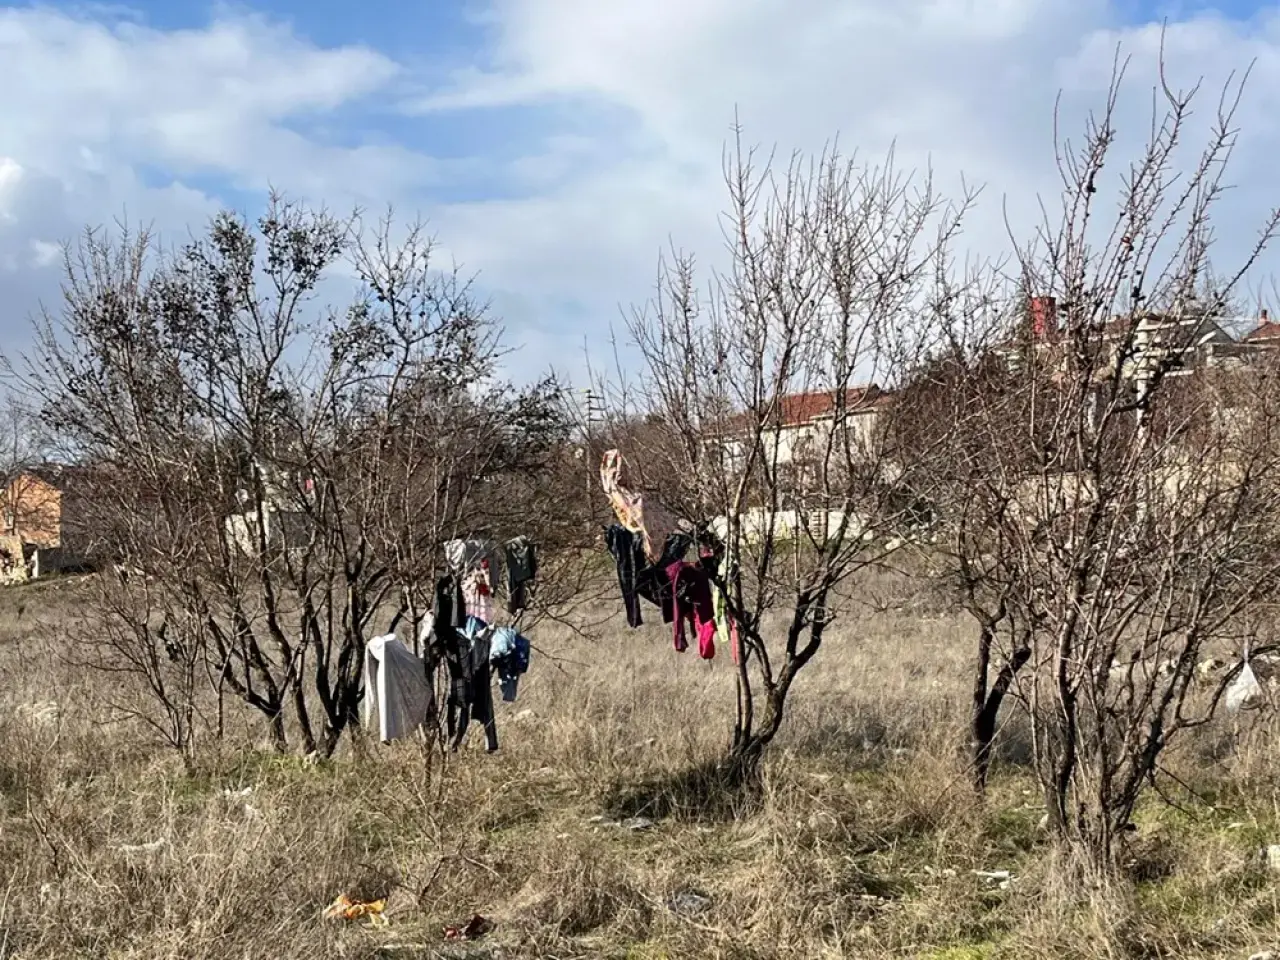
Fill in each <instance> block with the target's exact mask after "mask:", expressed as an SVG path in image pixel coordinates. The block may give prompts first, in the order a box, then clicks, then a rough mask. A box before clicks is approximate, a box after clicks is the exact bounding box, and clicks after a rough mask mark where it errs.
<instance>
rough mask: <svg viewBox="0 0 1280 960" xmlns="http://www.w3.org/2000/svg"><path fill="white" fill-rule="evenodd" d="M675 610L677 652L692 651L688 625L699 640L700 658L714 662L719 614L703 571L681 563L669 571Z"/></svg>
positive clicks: (690, 564)
mask: <svg viewBox="0 0 1280 960" xmlns="http://www.w3.org/2000/svg"><path fill="white" fill-rule="evenodd" d="M667 579H669V580H670V581H671V593H672V595H673V597H674V601H673V605H674V607H675V638H674V639H675V648H676V649H677V650H679V651H680V652H681V653H683V652H684V651H685V650H687V649H688V647H689V641H688V640H687V639H686V636H685V621H688V623H689V624H690V626H692V627H693V633H694V636H695V637H697V639H698V656H700V657H702V659H703V660H710V659H711V658H712V657H714V656H715V655H716V614H715V606H714V604H712V602H711V581H710V579H709V578H708V577H707V574H706V572H705V571H704V570H702V569H701V568H700V567H697V566H695V565H694V564H692V563H684V562H683V561H679V560H677V561H676V562H675V563H673V564H671V565H670V566H669V567H667Z"/></svg>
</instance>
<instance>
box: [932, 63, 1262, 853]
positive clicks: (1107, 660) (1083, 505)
mask: <svg viewBox="0 0 1280 960" xmlns="http://www.w3.org/2000/svg"><path fill="white" fill-rule="evenodd" d="M1123 72H1124V71H1123V67H1122V66H1120V65H1118V67H1117V70H1116V73H1115V77H1114V81H1113V84H1112V88H1111V92H1110V94H1109V96H1108V98H1107V101H1106V105H1105V108H1104V109H1103V110H1102V111H1101V113H1100V114H1099V115H1098V116H1096V117H1095V118H1093V119H1092V120H1091V121H1090V123H1089V126H1088V128H1087V131H1086V136H1085V138H1084V141H1083V143H1082V144H1080V145H1078V146H1075V147H1073V146H1071V145H1065V144H1064V145H1062V146H1061V147H1060V149H1059V157H1060V167H1061V170H1062V175H1063V183H1064V192H1063V205H1062V210H1061V213H1060V215H1056V216H1054V217H1048V216H1046V223H1045V225H1044V227H1043V229H1042V230H1041V231H1040V233H1039V236H1038V237H1037V239H1036V241H1035V242H1034V243H1032V244H1030V245H1028V246H1027V247H1026V249H1025V250H1024V251H1023V253H1022V255H1021V257H1020V260H1019V266H1020V268H1021V275H1020V276H1018V277H1016V278H1014V282H1013V286H1014V287H1015V292H1014V295H1013V296H1007V297H1005V298H1003V299H1001V298H999V297H991V296H985V295H984V296H955V297H951V298H947V299H946V300H945V301H942V302H945V304H946V309H945V310H942V311H939V316H940V317H941V318H942V324H941V334H942V335H941V337H940V339H941V340H942V342H944V343H946V344H948V350H949V354H948V361H947V362H948V363H949V364H950V372H949V375H948V376H945V377H936V376H935V377H934V378H933V384H932V387H931V388H929V389H926V390H925V391H924V392H926V393H929V392H932V394H933V399H932V401H931V403H932V404H933V408H934V409H935V410H937V411H943V412H945V414H946V416H945V422H944V423H942V424H940V425H935V429H939V430H941V431H943V432H944V433H945V434H946V435H947V436H948V437H950V451H951V454H950V459H949V460H941V461H940V460H937V459H935V460H934V462H933V465H932V466H931V467H930V468H929V469H930V470H932V471H933V474H932V478H931V481H930V482H929V485H928V491H927V492H928V493H929V495H930V496H931V497H932V498H933V499H934V500H935V503H936V505H937V507H938V510H939V513H940V515H941V518H942V519H941V526H942V530H943V531H944V535H943V536H941V537H940V538H939V539H940V540H942V541H945V542H947V543H949V544H950V545H951V554H952V559H953V560H954V562H955V564H956V569H957V570H958V576H959V577H960V580H961V583H962V585H963V587H964V589H965V590H967V591H968V597H967V603H966V605H967V606H968V607H969V609H970V610H971V611H972V612H973V613H974V615H975V617H976V618H977V620H978V622H979V625H980V628H981V634H982V639H981V640H980V645H979V678H980V680H979V684H978V686H977V687H976V689H975V724H976V719H977V715H978V713H980V712H982V707H980V706H979V701H980V700H983V699H984V698H983V697H982V693H983V690H982V689H981V686H982V683H983V682H985V673H986V670H987V667H988V663H987V660H988V653H989V651H990V649H991V643H992V637H993V636H994V635H995V632H996V631H997V630H999V631H1000V635H1001V636H1002V637H1003V641H1004V646H1003V649H1004V659H1003V665H1002V666H1001V668H1000V677H999V679H997V680H996V681H995V683H996V685H997V686H999V687H1001V688H1002V690H1001V692H1002V694H1003V692H1004V690H1006V689H1009V687H1010V686H1011V687H1012V689H1013V691H1014V693H1015V694H1016V695H1017V696H1018V698H1019V699H1020V700H1021V701H1022V702H1023V703H1024V704H1025V705H1026V707H1027V709H1028V712H1029V716H1030V719H1031V723H1032V727H1033V734H1034V746H1035V758H1036V767H1037V770H1038V772H1039V776H1040V779H1041V783H1042V786H1043V790H1044V796H1045V801H1046V804H1047V806H1048V810H1049V822H1050V824H1051V826H1052V828H1053V830H1054V831H1055V832H1056V833H1057V835H1058V836H1059V838H1060V839H1061V840H1062V841H1063V842H1064V844H1066V845H1067V846H1068V847H1070V848H1071V849H1073V850H1075V851H1076V852H1078V853H1079V854H1080V860H1079V862H1080V863H1081V864H1083V865H1085V866H1086V867H1089V868H1093V869H1096V868H1102V869H1107V868H1110V867H1112V866H1114V865H1115V863H1116V857H1117V853H1118V840H1119V838H1121V837H1122V836H1123V835H1124V833H1125V831H1126V830H1127V827H1128V825H1129V821H1130V818H1131V816H1132V813H1133V810H1134V807H1135V805H1136V803H1137V802H1138V799H1139V797H1140V796H1141V793H1142V790H1143V789H1144V787H1145V786H1146V785H1147V784H1148V783H1149V782H1150V781H1151V780H1152V778H1154V777H1155V776H1156V775H1157V774H1158V771H1159V759H1160V756H1161V753H1162V751H1163V750H1164V749H1165V748H1166V747H1167V745H1168V744H1169V743H1170V742H1171V741H1172V740H1174V739H1176V738H1177V736H1178V735H1179V734H1181V733H1182V732H1183V731H1185V730H1187V729H1188V728H1191V727H1194V726H1196V725H1198V724H1201V723H1204V722H1205V721H1206V720H1207V719H1208V718H1209V717H1210V716H1211V715H1212V712H1213V710H1214V708H1215V707H1216V705H1217V702H1218V699H1219V698H1220V696H1221V694H1222V687H1221V686H1219V688H1218V689H1217V690H1216V691H1215V692H1213V693H1211V694H1209V695H1206V696H1205V697H1204V698H1200V697H1198V696H1197V695H1196V692H1195V691H1196V688H1195V686H1194V685H1193V682H1192V681H1193V679H1194V677H1195V669H1196V665H1197V663H1198V660H1199V658H1200V657H1201V655H1202V651H1203V650H1204V649H1205V648H1206V645H1208V644H1211V643H1214V642H1227V641H1230V642H1232V643H1234V642H1236V640H1237V639H1238V637H1239V635H1240V633H1241V632H1242V631H1244V630H1246V629H1247V628H1248V627H1247V625H1248V622H1249V618H1250V616H1251V615H1252V614H1254V613H1255V612H1256V611H1257V609H1258V607H1259V605H1260V604H1263V603H1265V602H1269V601H1272V600H1274V595H1275V591H1276V583H1277V578H1276V574H1277V563H1278V562H1280V550H1278V549H1277V548H1280V542H1278V541H1277V533H1278V532H1280V496H1277V494H1278V493H1280V490H1278V489H1277V486H1276V481H1275V479H1274V477H1275V469H1276V466H1277V463H1276V456H1277V449H1276V447H1275V444H1274V437H1275V431H1276V429H1277V427H1280V421H1277V420H1276V419H1275V418H1276V415H1277V411H1278V410H1280V408H1278V407H1277V406H1276V399H1277V397H1276V389H1277V376H1276V373H1277V371H1276V368H1275V366H1274V365H1272V364H1265V363H1259V362H1257V359H1256V358H1255V359H1254V360H1250V359H1249V358H1248V357H1247V356H1243V355H1241V354H1242V350H1241V349H1239V348H1237V347H1235V346H1233V345H1232V344H1231V343H1229V342H1227V341H1226V340H1225V338H1223V337H1221V336H1219V335H1218V333H1217V327H1216V326H1215V324H1216V323H1217V322H1219V321H1221V320H1223V318H1224V316H1225V315H1226V313H1227V311H1228V310H1229V309H1230V306H1231V296H1232V292H1233V290H1234V288H1235V287H1236V285H1237V284H1238V282H1239V280H1240V279H1241V277H1242V276H1243V275H1244V273H1245V271H1246V270H1247V269H1248V268H1249V267H1250V266H1251V265H1252V264H1253V263H1254V262H1255V261H1256V259H1257V256H1258V255H1259V253H1260V252H1261V250H1262V249H1263V248H1264V247H1265V245H1266V244H1267V243H1269V242H1270V240H1271V239H1272V238H1273V236H1274V234H1275V230H1276V225H1277V222H1278V219H1280V215H1277V214H1276V213H1272V214H1270V215H1268V216H1266V217H1264V218H1263V224H1262V229H1261V232H1260V233H1259V235H1258V236H1257V239H1256V241H1255V242H1254V244H1253V245H1252V248H1251V249H1250V250H1249V251H1247V252H1246V253H1245V254H1244V256H1243V260H1242V262H1241V263H1240V264H1239V265H1237V266H1236V267H1235V268H1234V269H1232V270H1231V271H1230V272H1227V273H1222V272H1217V273H1215V272H1214V271H1213V269H1212V268H1211V264H1210V259H1209V253H1210V248H1211V240H1212V231H1211V220H1210V215H1211V213H1212V210H1213V208H1214V205H1215V202H1216V201H1217V200H1218V198H1219V197H1220V195H1221V192H1222V184H1221V178H1222V175H1223V168H1224V164H1225V161H1226V159H1227V157H1228V156H1229V154H1230V152H1231V149H1232V147H1233V145H1234V143H1235V135H1236V134H1235V130H1234V128H1233V114H1234V110H1235V105H1236V103H1237V102H1238V99H1239V91H1238V89H1237V88H1235V87H1230V88H1229V89H1228V90H1227V91H1226V93H1225V95H1224V97H1223V99H1222V101H1221V107H1220V110H1219V113H1218V116H1217V122H1216V125H1215V127H1214V129H1213V131H1212V132H1211V134H1210V137H1209V139H1208V142H1207V143H1206V144H1205V146H1204V149H1203V150H1202V152H1201V154H1200V157H1199V159H1198V161H1197V162H1195V163H1194V164H1193V165H1192V166H1191V168H1190V169H1189V170H1188V169H1179V163H1178V155H1179V149H1180V148H1181V146H1182V141H1183V140H1184V139H1185V137H1186V135H1187V133H1188V130H1187V123H1188V116H1189V113H1190V106H1191V103H1192V100H1193V98H1194V96H1195V92H1196V91H1195V90H1192V91H1190V92H1189V93H1180V92H1176V91H1174V90H1172V89H1171V88H1170V87H1169V86H1168V85H1167V84H1166V83H1165V82H1164V77H1163V73H1162V74H1161V83H1160V86H1159V88H1158V90H1157V94H1158V97H1159V103H1160V109H1159V110H1158V111H1157V113H1156V116H1155V118H1154V122H1153V123H1152V126H1151V131H1152V133H1151V137H1150V140H1149V142H1148V143H1147V145H1146V148H1145V150H1144V151H1143V153H1142V154H1141V155H1140V156H1139V157H1138V158H1137V160H1136V161H1135V162H1133V163H1132V164H1130V165H1129V166H1128V169H1127V170H1126V171H1125V173H1124V174H1123V176H1122V177H1120V179H1119V185H1118V188H1117V191H1116V193H1117V194H1118V201H1119V202H1118V204H1117V205H1116V206H1117V207H1118V213H1117V214H1116V215H1115V216H1114V218H1110V216H1109V213H1108V211H1109V210H1111V209H1113V207H1112V203H1113V200H1112V199H1111V197H1110V195H1109V191H1107V190H1106V189H1105V188H1106V182H1105V179H1104V172H1105V165H1106V163H1107V162H1108V161H1109V160H1111V159H1112V157H1111V154H1112V151H1113V144H1114V143H1115V139H1116V129H1115V107H1116V103H1117V99H1118V96H1119V93H1120V86H1121V80H1122V77H1123ZM1103 197H1107V200H1106V202H1105V203H1104V202H1103V201H1102V200H1101V199H1100V198H1103ZM1104 218H1107V219H1104ZM970 289H971V290H972V288H970ZM1215 344H1216V345H1217V346H1215ZM925 379H927V378H925ZM924 436H926V437H927V436H928V433H927V432H925V433H924ZM927 472H928V471H925V470H922V471H921V475H922V477H923V476H925V475H926V473H927ZM1024 662H1025V664H1026V666H1025V668H1024V669H1021V670H1019V669H1018V668H1019V667H1021V666H1022V664H1023V663H1024ZM1009 672H1013V673H1016V674H1017V678H1016V680H1012V679H1011V680H1010V681H1009V684H1008V685H1006V684H1005V683H1004V680H1005V677H1006V676H1007V674H1008V673H1009ZM994 689H995V688H994V687H993V688H992V691H993V692H994ZM989 732H990V731H989V730H984V731H978V730H977V728H976V725H975V738H974V739H975V745H976V751H977V752H976V753H975V761H976V762H977V765H978V766H979V768H980V773H981V772H984V771H985V759H986V757H985V755H984V753H983V751H984V750H987V749H989V738H988V737H987V734H989Z"/></svg>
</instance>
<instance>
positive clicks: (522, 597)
mask: <svg viewBox="0 0 1280 960" xmlns="http://www.w3.org/2000/svg"><path fill="white" fill-rule="evenodd" d="M502 559H503V562H504V563H505V565H506V568H507V612H508V613H510V614H513V615H514V614H517V613H520V612H521V611H523V610H524V609H525V607H526V606H527V605H528V602H529V597H528V593H529V587H530V586H531V585H532V584H533V582H534V581H535V580H536V579H537V578H538V551H537V548H536V547H535V546H534V544H533V542H532V541H531V540H530V539H529V538H528V537H515V538H513V539H511V540H508V541H507V542H506V544H504V545H503V558H502Z"/></svg>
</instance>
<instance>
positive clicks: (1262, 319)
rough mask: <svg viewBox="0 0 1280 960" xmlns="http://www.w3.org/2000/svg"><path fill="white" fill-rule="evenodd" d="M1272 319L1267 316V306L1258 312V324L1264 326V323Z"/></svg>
mask: <svg viewBox="0 0 1280 960" xmlns="http://www.w3.org/2000/svg"><path fill="white" fill-rule="evenodd" d="M1270 320H1271V318H1270V317H1268V316H1267V308H1266V307H1263V308H1262V312H1261V313H1259V314H1258V326H1262V325H1263V324H1264V323H1269V322H1270Z"/></svg>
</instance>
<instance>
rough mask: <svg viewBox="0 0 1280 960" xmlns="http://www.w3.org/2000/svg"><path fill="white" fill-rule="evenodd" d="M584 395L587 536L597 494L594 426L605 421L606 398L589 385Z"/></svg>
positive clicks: (583, 439) (583, 447)
mask: <svg viewBox="0 0 1280 960" xmlns="http://www.w3.org/2000/svg"><path fill="white" fill-rule="evenodd" d="M582 395H583V411H582V447H581V448H580V450H581V452H582V461H583V466H584V468H585V475H586V477H585V478H586V497H587V499H586V503H585V506H586V513H585V514H584V516H585V517H586V522H587V536H588V537H589V536H590V535H591V526H592V523H591V515H592V512H593V511H592V509H591V504H592V502H593V498H594V495H595V483H594V482H593V481H594V479H595V464H594V461H595V458H594V457H593V456H592V451H591V440H592V438H593V436H594V430H593V428H594V426H595V425H596V424H598V423H603V422H604V400H603V398H602V397H601V396H600V395H599V394H598V393H596V392H595V391H594V390H592V389H591V388H590V387H587V388H586V389H585V390H583V391H582Z"/></svg>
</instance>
